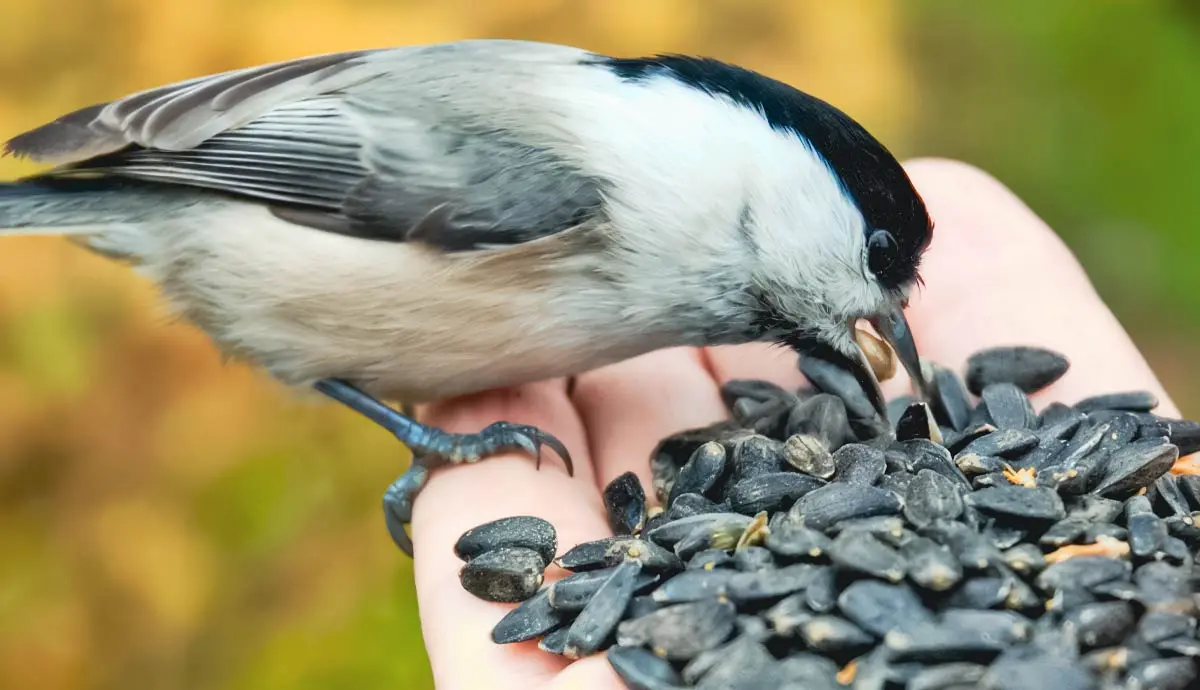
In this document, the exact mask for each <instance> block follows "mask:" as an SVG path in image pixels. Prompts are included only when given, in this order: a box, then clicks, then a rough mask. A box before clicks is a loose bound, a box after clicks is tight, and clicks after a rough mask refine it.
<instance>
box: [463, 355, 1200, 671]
mask: <svg viewBox="0 0 1200 690" xmlns="http://www.w3.org/2000/svg"><path fill="white" fill-rule="evenodd" d="M927 367H928V370H927V374H929V378H930V379H931V380H932V383H933V385H932V388H933V390H932V391H930V399H929V401H928V402H927V403H926V402H923V401H917V400H914V399H912V398H901V399H897V400H894V401H892V403H891V404H890V406H889V407H890V414H889V416H890V417H891V419H889V420H887V421H886V422H884V421H883V420H880V419H878V417H877V416H876V415H874V413H873V412H872V411H871V406H870V404H869V402H868V401H867V398H866V397H865V395H864V394H863V391H862V390H861V388H859V387H858V385H857V383H855V382H854V380H853V378H850V377H848V376H847V375H845V374H844V373H843V372H842V371H841V370H839V369H837V368H835V367H833V366H831V365H829V364H828V363H825V362H822V361H820V360H814V359H812V358H807V359H806V360H805V361H804V362H803V363H802V365H801V369H802V371H803V372H804V373H805V374H806V376H807V378H808V380H809V381H810V382H811V384H812V386H811V387H809V388H805V389H803V390H801V391H798V392H796V391H789V390H784V389H782V388H780V387H778V386H775V385H772V384H769V383H766V382H762V381H735V382H731V383H729V384H728V385H727V386H725V388H724V390H723V395H724V399H725V402H726V404H727V405H728V407H729V409H730V411H731V417H732V418H731V419H730V420H729V421H725V422H722V423H719V424H716V425H713V426H710V427H707V428H703V429H695V430H691V431H687V432H685V433H681V434H677V435H675V436H672V437H669V438H667V439H665V440H663V441H662V443H661V444H660V445H659V446H658V448H656V449H655V451H654V453H653V454H652V457H651V459H650V469H651V474H652V476H653V490H654V493H655V494H656V496H657V498H658V504H659V505H660V506H662V507H655V508H651V507H648V504H647V500H646V496H645V494H644V493H643V489H642V485H641V483H640V482H639V481H638V479H637V478H636V477H635V476H634V475H633V474H632V473H629V474H626V475H623V476H621V477H618V478H617V479H615V480H614V481H613V482H612V483H611V484H609V485H608V487H607V488H606V489H605V492H604V501H605V505H606V507H607V509H608V515H609V521H610V523H611V526H612V528H613V531H614V534H615V535H616V536H613V537H610V538H606V539H601V540H598V541H594V542H588V543H584V544H579V545H576V546H574V547H572V548H570V549H568V550H566V551H565V552H564V553H562V554H561V555H558V554H557V551H558V544H557V539H556V535H555V531H554V528H553V527H552V526H551V525H550V524H549V523H547V522H545V521H544V520H541V519H539V518H536V517H530V516H518V517H513V518H507V519H502V520H498V521H495V522H492V523H489V524H487V525H482V526H480V527H477V528H475V529H473V530H471V531H469V532H468V533H467V534H465V535H463V537H462V539H461V540H460V541H459V543H458V544H457V545H456V552H457V554H458V555H459V557H460V558H461V559H463V560H464V561H466V564H465V566H464V567H463V569H462V575H461V578H462V584H463V586H464V587H465V588H466V589H467V590H468V591H470V592H472V593H473V594H475V595H476V596H479V597H481V598H484V599H487V600H490V601H506V602H521V603H520V605H519V606H517V607H516V608H515V609H513V610H512V611H511V612H509V613H508V614H507V615H506V616H505V617H504V618H503V619H502V620H501V621H500V622H499V623H498V624H497V625H496V627H495V629H494V630H493V633H492V637H493V640H494V641H495V642H496V643H499V644H508V643H517V642H526V641H531V640H538V646H539V647H540V648H541V649H543V650H545V651H546V652H550V653H554V654H560V655H564V656H566V657H568V658H580V657H583V656H586V655H590V654H594V653H600V652H603V653H606V654H607V658H608V660H609V662H610V663H611V665H612V667H613V668H614V669H615V670H616V672H617V674H618V675H619V676H620V677H621V678H622V679H623V681H624V682H625V684H626V685H627V686H628V687H630V688H638V689H641V690H662V689H667V688H679V687H699V688H747V689H750V688H756V689H758V688H795V689H797V690H800V689H803V690H830V689H836V688H843V689H844V688H847V687H851V688H854V689H855V690H882V689H884V688H907V689H909V690H944V689H949V688H1004V689H1009V688H1011V689H1013V690H1016V689H1018V688H1019V689H1022V690H1026V689H1032V688H1053V690H1075V689H1076V688H1168V689H1169V688H1186V687H1200V679H1198V677H1197V659H1200V639H1198V638H1197V634H1196V633H1197V625H1196V622H1197V605H1198V603H1200V598H1198V597H1197V592H1198V590H1197V586H1196V583H1195V578H1194V573H1195V572H1196V571H1195V566H1194V563H1195V561H1196V554H1197V550H1198V549H1200V525H1197V518H1198V517H1200V512H1194V511H1200V475H1197V474H1192V471H1193V466H1192V465H1191V464H1190V462H1189V461H1188V460H1184V461H1182V462H1179V458H1180V457H1181V456H1185V455H1188V454H1190V453H1193V452H1196V451H1197V450H1200V423H1196V422H1192V421H1185V420H1178V419H1169V418H1164V417H1160V416H1158V415H1156V414H1154V413H1153V412H1152V410H1153V409H1154V408H1155V407H1156V405H1157V401H1156V400H1155V398H1154V396H1153V395H1151V394H1149V393H1146V392H1124V393H1114V394H1109V395H1101V396H1097V397H1092V398H1088V399H1086V400H1082V401H1079V402H1077V403H1075V404H1074V405H1071V406H1068V405H1064V404H1059V403H1053V404H1051V405H1049V406H1048V407H1046V408H1045V409H1044V410H1043V411H1042V412H1041V413H1040V414H1035V412H1034V410H1033V408H1032V406H1031V404H1030V402H1029V399H1028V397H1027V396H1028V394H1030V393H1034V392H1036V391H1038V390H1040V389H1042V388H1044V387H1046V386H1048V385H1049V384H1051V383H1053V382H1054V381H1056V380H1057V379H1058V378H1060V377H1061V376H1062V375H1063V374H1064V373H1065V372H1066V371H1067V368H1068V363H1067V360H1066V359H1065V358H1064V357H1062V356H1061V355H1059V354H1057V353H1054V352H1049V351H1046V350H1041V349H1036V348H1027V347H1005V348H995V349H990V350H986V351H983V352H979V353H977V354H976V355H975V356H973V357H972V358H971V359H970V361H969V363H968V368H967V372H966V376H965V377H964V378H960V377H959V376H958V375H957V374H956V373H955V372H953V371H951V370H948V369H946V368H943V367H940V366H936V365H928V364H927ZM973 400H974V402H973ZM556 555H557V558H555V556H556ZM551 563H554V564H555V565H557V566H558V567H559V568H562V569H565V570H566V571H570V573H571V574H569V575H567V576H565V577H562V578H561V579H558V580H556V581H554V582H553V583H551V584H546V583H545V582H544V581H543V573H544V571H545V569H546V568H547V567H548V566H549V565H550V564H551Z"/></svg>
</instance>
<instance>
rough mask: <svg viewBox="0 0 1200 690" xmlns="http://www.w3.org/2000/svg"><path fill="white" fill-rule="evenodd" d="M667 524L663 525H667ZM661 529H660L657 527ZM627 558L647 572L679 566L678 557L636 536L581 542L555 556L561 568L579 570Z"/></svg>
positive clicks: (618, 562)
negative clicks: (638, 563) (640, 564)
mask: <svg viewBox="0 0 1200 690" xmlns="http://www.w3.org/2000/svg"><path fill="white" fill-rule="evenodd" d="M670 524H671V523H668V524H667V525H664V527H668V526H670ZM659 529H662V528H659ZM627 558H632V559H635V560H638V561H641V563H642V568H643V569H644V570H647V571H663V570H671V569H677V568H680V567H682V564H681V563H680V560H679V558H678V557H677V556H676V555H675V554H673V553H671V552H670V551H667V550H666V549H664V548H663V547H661V546H659V545H658V544H656V543H654V542H653V541H650V540H649V539H642V538H639V537H626V536H618V537H607V538H605V539H597V540H596V541H590V542H584V543H582V544H579V545H578V546H576V547H575V548H573V549H571V550H570V551H567V552H566V553H564V554H563V555H562V556H560V557H559V558H558V561H557V563H558V566H559V567H560V568H563V569H565V570H571V571H574V572H583V571H585V570H598V569H600V568H611V567H612V566H614V565H620V563H621V562H622V561H624V560H625V559H627Z"/></svg>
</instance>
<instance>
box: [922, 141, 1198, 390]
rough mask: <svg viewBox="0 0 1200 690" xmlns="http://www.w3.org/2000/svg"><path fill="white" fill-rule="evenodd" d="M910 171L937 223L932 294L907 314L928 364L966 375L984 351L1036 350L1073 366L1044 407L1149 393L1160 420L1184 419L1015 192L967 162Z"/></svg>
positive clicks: (930, 259)
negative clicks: (1156, 404) (1094, 397)
mask: <svg viewBox="0 0 1200 690" xmlns="http://www.w3.org/2000/svg"><path fill="white" fill-rule="evenodd" d="M906 167H907V169H908V172H909V174H910V176H911V177H912V179H913V182H914V184H915V185H916V187H917V189H918V190H919V191H920V193H921V195H922V196H923V198H924V199H925V202H926V204H927V206H928V208H929V211H930V214H931V215H932V217H933V220H934V224H935V228H934V233H933V242H932V244H931V245H930V248H929V250H928V252H927V254H926V257H925V259H924V261H923V264H922V269H921V274H922V276H923V277H924V280H925V288H924V289H922V290H920V291H918V292H916V293H915V294H914V295H913V299H912V301H911V304H910V307H909V312H908V313H909V318H910V319H911V323H912V327H913V332H914V334H915V336H916V339H917V345H918V348H919V350H920V351H921V353H922V356H924V357H925V358H927V359H932V360H934V361H936V362H938V363H940V364H942V365H944V366H949V367H953V368H955V369H956V370H958V371H959V372H960V373H961V372H962V371H963V367H964V365H965V362H966V359H967V357H968V356H969V355H971V354H972V353H973V352H975V351H977V350H979V349H982V348H984V347H989V346H996V345H1023V344H1029V345H1039V346H1043V347H1047V348H1050V349H1053V350H1057V351H1059V352H1061V353H1063V354H1064V355H1066V356H1067V357H1068V358H1069V359H1070V361H1071V368H1070V370H1069V371H1068V372H1067V374H1066V376H1064V377H1063V378H1062V379H1061V380H1060V381H1059V382H1058V383H1056V384H1054V385H1053V386H1051V387H1050V388H1049V389H1047V390H1046V391H1044V392H1042V393H1041V394H1039V395H1037V396H1035V400H1036V401H1038V402H1039V403H1040V404H1041V405H1044V404H1045V403H1046V402H1048V401H1050V400H1061V401H1063V402H1066V403H1068V404H1070V403H1074V402H1076V401H1078V400H1079V399H1081V398H1084V397H1087V396H1089V395H1094V394H1097V393H1106V392H1114V391H1123V390H1133V389H1147V390H1150V391H1153V392H1154V393H1155V394H1156V395H1158V396H1159V400H1160V402H1161V405H1160V408H1159V410H1158V411H1159V412H1160V413H1162V414H1178V410H1177V408H1175V406H1174V403H1172V402H1171V400H1170V398H1169V396H1168V395H1167V393H1166V391H1165V389H1164V388H1163V386H1162V384H1161V383H1160V382H1159V381H1158V379H1157V378H1156V377H1155V375H1154V373H1153V372H1152V371H1151V369H1150V367H1149V365H1148V364H1147V363H1146V361H1145V359H1144V358H1143V357H1142V355H1141V353H1139V352H1138V350H1137V347H1136V346H1135V345H1134V343H1133V341H1132V340H1131V339H1130V338H1129V335H1128V334H1127V333H1126V332H1125V330H1124V329H1123V328H1122V327H1121V324H1120V323H1118V321H1117V320H1116V318H1115V317H1114V316H1113V314H1112V312H1111V311H1109V309H1108V307H1106V306H1105V305H1104V303H1103V301H1101V299H1100V298H1099V296H1098V295H1097V294H1096V292H1095V290H1094V289H1093V287H1092V285H1091V283H1090V281H1089V280H1088V278H1087V275H1086V274H1085V273H1084V271H1083V269H1082V268H1081V267H1080V265H1079V262H1078V261H1077V260H1076V259H1075V257H1074V256H1073V255H1072V253H1071V252H1070V250H1069V249H1068V248H1067V246H1066V245H1065V244H1064V243H1063V242H1062V241H1061V240H1060V239H1059V237H1058V236H1057V235H1055V234H1054V232H1053V231H1052V230H1051V229H1050V228H1049V227H1048V226H1047V225H1046V224H1045V223H1044V222H1043V221H1042V220H1041V219H1040V218H1038V217H1037V216H1036V215H1035V214H1034V213H1033V212H1032V211H1031V210H1030V209H1029V208H1028V207H1027V206H1026V205H1025V204H1023V203H1022V202H1021V201H1020V200H1019V199H1018V198H1017V197H1016V196H1015V195H1013V193H1012V192H1011V191H1009V190H1008V189H1007V188H1006V187H1004V186H1003V185H1002V184H1000V183H999V182H998V181H997V180H995V179H994V178H992V177H991V176H989V175H987V174H986V173H984V172H982V171H980V170H978V169H976V168H973V167H971V166H968V165H965V164H962V163H957V162H953V161H944V160H919V161H913V162H910V163H909V164H908V165H907V166H906Z"/></svg>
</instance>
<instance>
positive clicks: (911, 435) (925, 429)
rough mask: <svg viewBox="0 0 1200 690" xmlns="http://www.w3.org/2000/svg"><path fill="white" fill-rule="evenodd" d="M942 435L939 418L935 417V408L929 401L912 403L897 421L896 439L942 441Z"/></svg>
mask: <svg viewBox="0 0 1200 690" xmlns="http://www.w3.org/2000/svg"><path fill="white" fill-rule="evenodd" d="M941 436H942V432H941V430H940V429H939V428H938V424H937V420H935V419H934V417H933V410H932V409H930V407H929V404H928V403H924V402H914V403H912V404H911V405H909V406H908V407H907V408H906V409H905V410H904V412H903V413H902V414H901V415H900V419H899V420H897V421H896V439H897V440H899V441H912V440H916V439H925V440H926V441H930V440H932V441H935V442H940V441H941V440H942V438H941Z"/></svg>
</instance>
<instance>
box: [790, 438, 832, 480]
mask: <svg viewBox="0 0 1200 690" xmlns="http://www.w3.org/2000/svg"><path fill="white" fill-rule="evenodd" d="M783 457H784V459H786V460H787V462H788V464H789V465H791V466H792V467H795V468H796V469H797V470H800V471H801V472H803V473H804V474H807V475H811V476H813V477H820V478H822V479H828V478H830V477H832V476H833V472H834V469H835V468H834V464H833V456H832V455H831V454H830V452H829V446H828V445H827V444H826V442H825V441H823V440H822V439H820V438H818V437H816V436H811V435H806V434H796V435H795V436H792V437H790V438H788V440H787V442H785V443H784V445H783Z"/></svg>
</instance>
